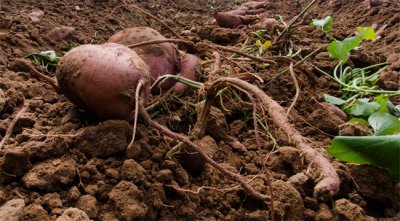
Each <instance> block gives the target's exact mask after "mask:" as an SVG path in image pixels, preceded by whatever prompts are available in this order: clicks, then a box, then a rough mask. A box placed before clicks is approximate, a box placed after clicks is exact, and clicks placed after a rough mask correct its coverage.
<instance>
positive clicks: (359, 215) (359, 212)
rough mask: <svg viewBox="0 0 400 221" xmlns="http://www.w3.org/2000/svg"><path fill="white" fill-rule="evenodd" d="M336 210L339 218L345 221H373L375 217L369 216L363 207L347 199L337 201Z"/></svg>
mask: <svg viewBox="0 0 400 221" xmlns="http://www.w3.org/2000/svg"><path fill="white" fill-rule="evenodd" d="M335 211H336V214H337V216H338V219H339V220H343V221H373V220H374V218H372V217H370V216H367V215H366V214H365V212H364V211H363V209H362V208H361V207H359V206H358V205H357V204H354V203H352V202H350V201H349V200H347V199H340V200H337V201H336V202H335Z"/></svg>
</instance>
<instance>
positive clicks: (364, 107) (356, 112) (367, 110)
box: [345, 98, 380, 117]
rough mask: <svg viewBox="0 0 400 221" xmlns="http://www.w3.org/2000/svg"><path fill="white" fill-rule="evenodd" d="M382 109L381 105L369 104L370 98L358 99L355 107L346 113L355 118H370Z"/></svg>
mask: <svg viewBox="0 0 400 221" xmlns="http://www.w3.org/2000/svg"><path fill="white" fill-rule="evenodd" d="M379 108H380V105H379V104H378V103H376V102H368V98H361V99H357V100H356V102H355V105H354V106H353V107H352V108H350V109H347V110H345V112H346V113H348V114H350V115H353V116H363V117H368V116H370V115H371V114H372V113H375V112H376V111H378V110H379Z"/></svg>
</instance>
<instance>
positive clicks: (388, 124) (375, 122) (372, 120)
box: [368, 112, 400, 160]
mask: <svg viewBox="0 0 400 221" xmlns="http://www.w3.org/2000/svg"><path fill="white" fill-rule="evenodd" d="M368 122H369V124H370V125H371V127H372V128H373V129H374V134H375V135H377V136H381V135H392V134H394V133H396V132H400V120H399V119H397V117H395V116H393V115H390V114H388V113H382V112H376V113H373V114H371V116H370V117H369V118H368ZM399 160H400V159H399Z"/></svg>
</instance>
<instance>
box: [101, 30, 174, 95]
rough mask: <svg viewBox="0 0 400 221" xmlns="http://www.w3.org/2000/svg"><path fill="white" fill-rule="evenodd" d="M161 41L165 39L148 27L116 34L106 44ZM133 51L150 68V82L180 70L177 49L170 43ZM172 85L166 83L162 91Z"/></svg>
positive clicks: (127, 44) (169, 82) (171, 82)
mask: <svg viewBox="0 0 400 221" xmlns="http://www.w3.org/2000/svg"><path fill="white" fill-rule="evenodd" d="M163 39H165V37H164V36H162V35H161V34H160V33H158V32H157V31H155V30H154V29H151V28H148V27H135V28H127V29H124V30H122V31H120V32H117V33H116V34H114V35H113V36H111V38H110V39H109V40H108V42H112V43H118V44H122V45H125V46H129V45H133V44H136V43H140V42H143V41H150V40H163ZM133 50H134V51H136V53H137V54H138V55H139V56H140V57H141V58H142V59H143V60H144V62H146V64H147V65H148V66H149V67H150V75H151V79H152V81H154V80H155V79H157V78H158V77H159V76H161V75H165V74H176V73H177V70H179V68H180V67H179V65H180V63H179V61H178V55H179V52H178V49H177V48H176V47H175V45H173V44H171V43H161V44H153V45H146V46H141V47H137V48H133ZM173 84H174V82H173V81H168V82H166V83H164V84H163V85H162V89H164V90H165V89H169V88H170V87H172V85H173Z"/></svg>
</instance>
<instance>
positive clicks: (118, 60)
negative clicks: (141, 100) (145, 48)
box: [56, 43, 150, 120]
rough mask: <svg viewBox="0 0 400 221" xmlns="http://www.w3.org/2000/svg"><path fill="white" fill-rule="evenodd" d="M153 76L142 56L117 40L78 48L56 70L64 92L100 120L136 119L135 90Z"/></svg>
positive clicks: (64, 57) (68, 54)
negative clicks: (140, 83)
mask: <svg viewBox="0 0 400 221" xmlns="http://www.w3.org/2000/svg"><path fill="white" fill-rule="evenodd" d="M149 77H150V75H149V67H148V65H147V64H146V63H145V62H144V61H143V60H142V59H141V58H140V57H139V55H138V54H137V53H136V52H135V51H133V50H131V49H130V48H128V47H126V46H123V45H120V44H115V43H106V44H102V45H81V46H79V47H76V48H74V49H72V50H70V51H69V52H68V53H66V54H65V55H64V56H63V57H62V58H61V60H60V62H59V64H58V67H57V72H56V78H57V82H58V86H59V88H60V90H61V92H62V93H63V94H64V95H65V96H66V97H67V98H68V99H69V100H70V101H72V102H73V103H74V104H76V105H77V106H79V107H81V108H83V109H85V110H88V111H90V112H92V113H94V114H95V115H96V116H97V117H98V118H99V119H100V120H106V119H124V120H130V119H132V117H133V116H132V110H133V109H134V104H133V103H134V102H133V100H134V97H135V89H136V87H137V85H138V84H139V81H141V80H142V81H143V82H146V81H147V82H148V81H149Z"/></svg>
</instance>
